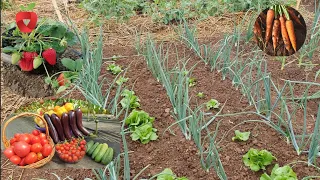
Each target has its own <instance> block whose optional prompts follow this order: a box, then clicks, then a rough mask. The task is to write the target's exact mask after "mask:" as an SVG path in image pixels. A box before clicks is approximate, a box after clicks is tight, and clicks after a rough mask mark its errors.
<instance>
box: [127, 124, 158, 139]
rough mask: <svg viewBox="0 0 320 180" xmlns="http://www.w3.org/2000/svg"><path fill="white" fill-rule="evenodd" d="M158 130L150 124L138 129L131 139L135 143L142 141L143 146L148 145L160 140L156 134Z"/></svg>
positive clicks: (134, 131)
mask: <svg viewBox="0 0 320 180" xmlns="http://www.w3.org/2000/svg"><path fill="white" fill-rule="evenodd" d="M156 132H157V129H155V128H153V127H152V123H151V122H148V123H145V124H142V125H140V126H138V127H136V128H135V129H134V130H133V131H132V134H131V135H130V137H131V138H132V140H133V141H137V140H140V142H141V143H142V144H147V143H148V142H150V141H154V140H156V139H158V135H157V134H156Z"/></svg>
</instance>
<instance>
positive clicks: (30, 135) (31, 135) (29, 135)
mask: <svg viewBox="0 0 320 180" xmlns="http://www.w3.org/2000/svg"><path fill="white" fill-rule="evenodd" d="M27 136H28V137H29V138H30V142H31V140H32V138H33V137H34V135H33V134H27Z"/></svg>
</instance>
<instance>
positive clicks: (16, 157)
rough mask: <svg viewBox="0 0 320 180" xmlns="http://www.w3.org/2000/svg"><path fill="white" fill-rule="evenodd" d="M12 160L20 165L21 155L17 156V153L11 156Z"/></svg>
mask: <svg viewBox="0 0 320 180" xmlns="http://www.w3.org/2000/svg"><path fill="white" fill-rule="evenodd" d="M10 161H11V162H12V163H13V164H16V165H18V164H19V163H20V162H21V158H20V157H19V156H17V155H13V156H11V158H10Z"/></svg>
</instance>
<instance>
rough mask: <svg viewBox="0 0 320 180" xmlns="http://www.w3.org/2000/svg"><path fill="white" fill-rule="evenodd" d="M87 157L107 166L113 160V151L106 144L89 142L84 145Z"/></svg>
mask: <svg viewBox="0 0 320 180" xmlns="http://www.w3.org/2000/svg"><path fill="white" fill-rule="evenodd" d="M86 149H87V150H86V153H87V155H88V156H91V158H92V159H93V160H94V161H96V162H98V163H101V164H103V165H107V164H109V163H110V162H111V161H112V160H113V153H114V151H113V149H112V148H111V147H109V146H108V144H107V143H99V142H94V141H92V140H90V141H89V142H88V143H87V145H86Z"/></svg>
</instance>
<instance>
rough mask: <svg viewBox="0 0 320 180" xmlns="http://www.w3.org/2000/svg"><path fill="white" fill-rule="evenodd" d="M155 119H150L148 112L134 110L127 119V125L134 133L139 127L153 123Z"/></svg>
mask: <svg viewBox="0 0 320 180" xmlns="http://www.w3.org/2000/svg"><path fill="white" fill-rule="evenodd" d="M154 119H155V118H154V117H150V116H149V114H148V113H147V112H145V111H143V110H140V111H138V110H136V109H134V110H133V111H132V112H131V113H130V114H129V116H128V117H127V118H126V119H125V124H126V125H128V126H129V128H130V130H131V131H134V130H135V129H136V128H137V127H138V126H141V125H143V124H146V123H153V121H154Z"/></svg>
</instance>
